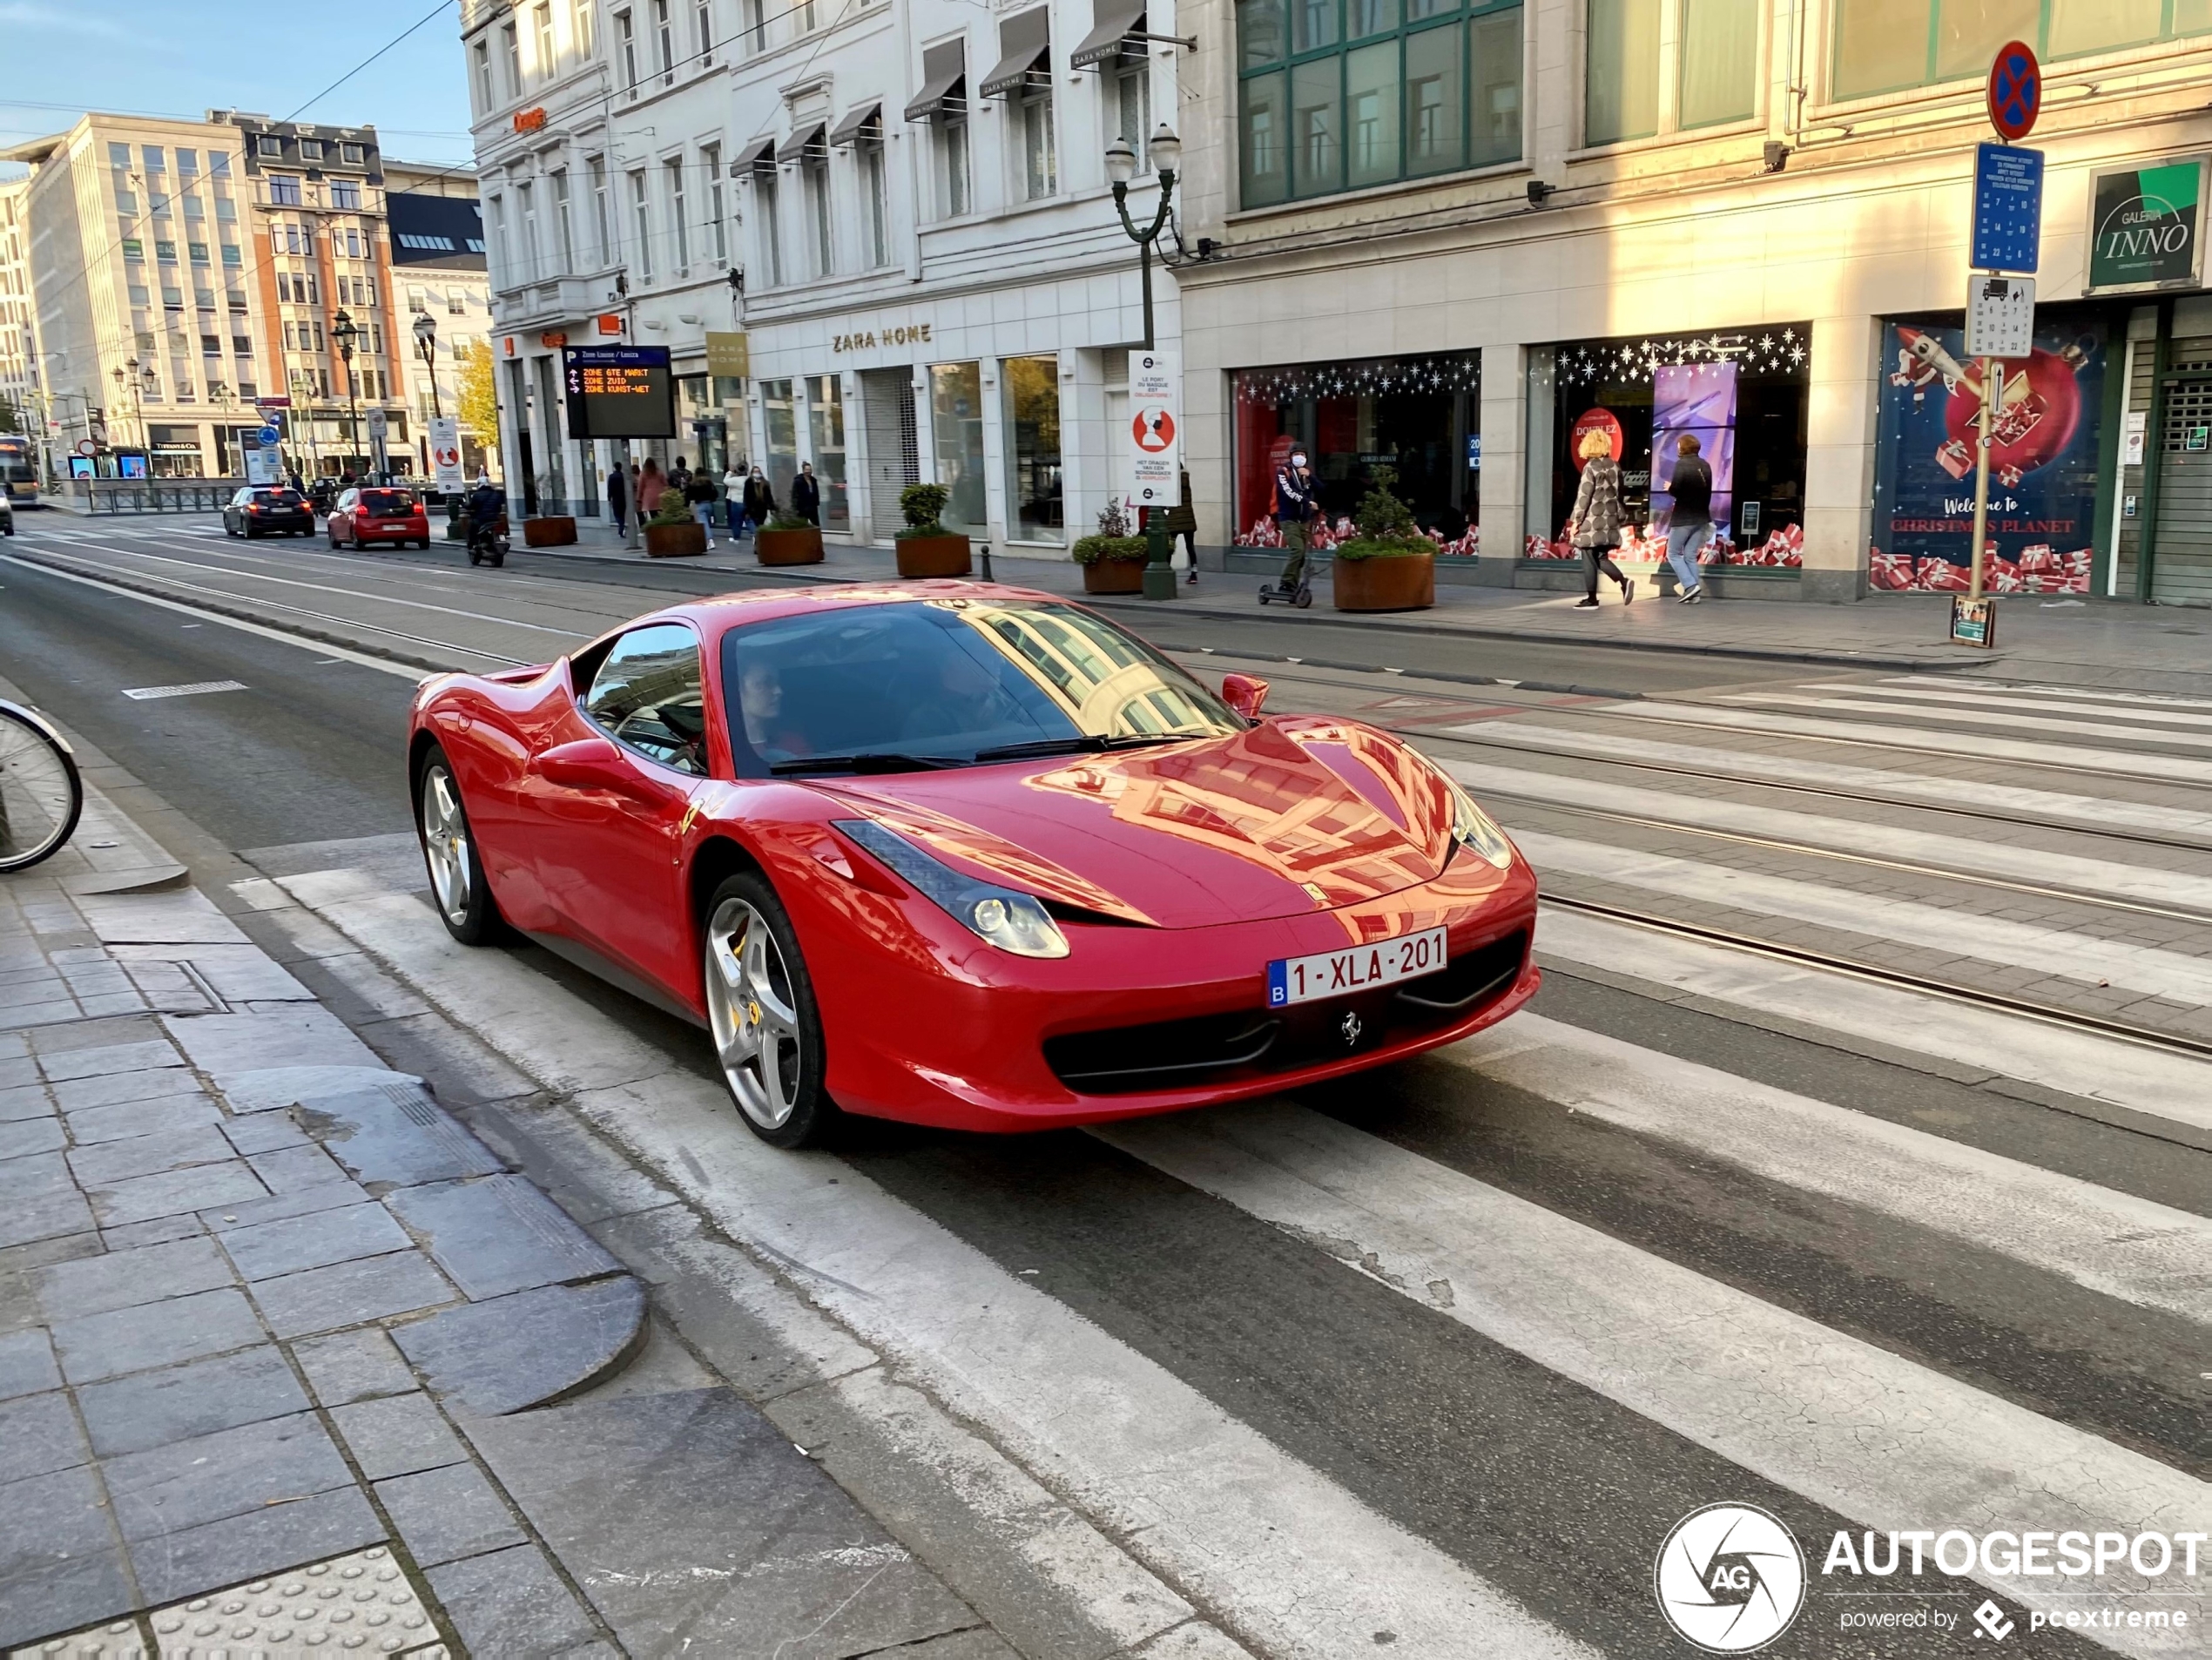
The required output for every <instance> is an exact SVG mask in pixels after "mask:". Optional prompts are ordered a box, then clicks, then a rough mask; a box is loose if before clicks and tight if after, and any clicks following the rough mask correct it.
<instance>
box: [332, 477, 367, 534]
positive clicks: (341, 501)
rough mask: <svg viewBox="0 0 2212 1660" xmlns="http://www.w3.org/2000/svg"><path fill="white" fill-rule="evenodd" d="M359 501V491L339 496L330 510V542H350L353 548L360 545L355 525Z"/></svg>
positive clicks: (359, 506)
mask: <svg viewBox="0 0 2212 1660" xmlns="http://www.w3.org/2000/svg"><path fill="white" fill-rule="evenodd" d="M360 508H361V492H360V491H359V490H347V491H346V492H345V493H344V494H343V495H341V496H339V498H338V502H337V504H336V505H335V506H334V507H333V508H332V509H330V537H331V540H332V541H334V542H351V543H353V544H354V546H355V547H359V546H360V545H361V536H360V534H359V529H360V527H359V526H358V524H357V523H355V520H356V518H357V517H358V516H359V510H360Z"/></svg>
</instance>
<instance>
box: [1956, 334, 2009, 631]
mask: <svg viewBox="0 0 2212 1660" xmlns="http://www.w3.org/2000/svg"><path fill="white" fill-rule="evenodd" d="M1982 362H1983V365H1984V368H1983V369H1982V377H1981V415H1980V416H1979V419H1978V421H1977V422H1976V432H1975V437H1974V550H1973V563H1972V564H1970V565H1969V566H1968V567H1967V570H1966V597H1968V598H1969V599H1975V600H1978V599H1979V598H1980V597H1981V567H1982V545H1983V543H1984V540H1985V538H1986V536H1988V534H1989V433H1990V426H1991V422H1990V418H1989V408H1990V405H1992V404H1993V403H2002V402H2004V401H2005V365H2004V362H2003V361H2002V360H2000V359H1998V358H1993V357H1991V358H1984V359H1983V360H1982Z"/></svg>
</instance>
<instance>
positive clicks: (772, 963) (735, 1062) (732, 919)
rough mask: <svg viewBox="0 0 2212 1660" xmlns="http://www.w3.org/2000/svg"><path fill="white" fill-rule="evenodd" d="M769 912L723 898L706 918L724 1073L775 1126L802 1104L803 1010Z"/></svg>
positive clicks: (709, 984)
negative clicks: (772, 928) (801, 1031)
mask: <svg viewBox="0 0 2212 1660" xmlns="http://www.w3.org/2000/svg"><path fill="white" fill-rule="evenodd" d="M796 1002H797V999H796V997H795V996H794V995H793V994H792V985H791V975H790V972H789V970H788V969H787V968H786V967H785V966H784V954H783V951H782V949H781V948H779V946H778V945H777V943H776V936H775V935H774V933H773V932H772V930H771V929H770V928H769V927H768V919H767V918H766V917H765V916H763V915H762V914H760V913H759V911H757V910H755V909H754V908H752V906H751V905H748V904H747V903H745V901H743V900H741V899H725V900H724V901H722V903H721V904H720V905H718V906H717V907H716V908H715V911H714V915H713V917H712V918H711V920H710V921H708V923H707V926H706V1009H707V1016H708V1019H709V1021H710V1022H711V1024H712V1026H713V1029H714V1052H715V1054H716V1055H717V1056H719V1057H720V1059H721V1062H722V1076H724V1077H725V1078H727V1079H728V1080H729V1083H730V1093H731V1094H732V1095H734V1096H735V1097H737V1098H738V1106H739V1107H740V1108H741V1109H743V1110H744V1112H745V1117H748V1118H750V1119H752V1121H753V1123H755V1124H759V1126H760V1127H761V1128H762V1129H763V1130H777V1129H780V1128H781V1127H782V1126H783V1124H784V1121H785V1120H786V1119H787V1118H789V1117H791V1115H792V1109H793V1108H794V1107H796V1106H797V1105H798V1104H799V1083H800V1081H801V1080H800V1077H799V1066H800V1057H801V1055H802V1053H803V1050H802V1048H801V1045H800V1042H799V1010H798V1008H797V1007H796Z"/></svg>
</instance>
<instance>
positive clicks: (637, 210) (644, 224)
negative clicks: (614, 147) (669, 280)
mask: <svg viewBox="0 0 2212 1660" xmlns="http://www.w3.org/2000/svg"><path fill="white" fill-rule="evenodd" d="M630 212H631V218H632V219H633V220H634V221H635V225H636V230H637V274H638V275H639V276H641V277H644V278H645V279H646V280H648V281H650V280H651V279H652V274H653V220H652V210H651V207H650V206H648V205H647V203H646V200H645V175H644V173H643V172H634V173H632V174H631V175H630Z"/></svg>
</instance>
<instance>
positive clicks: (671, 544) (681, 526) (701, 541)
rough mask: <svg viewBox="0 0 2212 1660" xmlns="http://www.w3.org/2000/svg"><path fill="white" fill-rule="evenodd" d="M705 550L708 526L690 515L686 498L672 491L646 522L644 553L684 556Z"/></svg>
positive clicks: (658, 557)
mask: <svg viewBox="0 0 2212 1660" xmlns="http://www.w3.org/2000/svg"><path fill="white" fill-rule="evenodd" d="M705 551H706V526H705V525H704V524H701V523H699V522H698V520H697V519H695V518H693V517H692V516H691V507H690V506H689V504H688V503H685V500H684V498H683V497H682V496H679V495H678V494H677V492H676V491H674V490H671V491H669V492H668V494H667V495H665V496H662V497H661V502H660V505H659V506H658V507H657V508H655V509H653V516H652V517H651V518H649V519H647V520H646V521H645V553H646V556H647V557H650V558H654V559H682V558H687V557H691V556H692V555H694V554H701V553H705Z"/></svg>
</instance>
